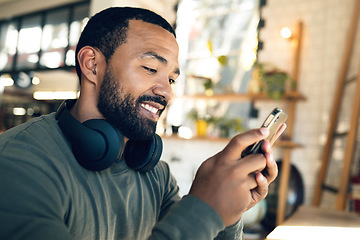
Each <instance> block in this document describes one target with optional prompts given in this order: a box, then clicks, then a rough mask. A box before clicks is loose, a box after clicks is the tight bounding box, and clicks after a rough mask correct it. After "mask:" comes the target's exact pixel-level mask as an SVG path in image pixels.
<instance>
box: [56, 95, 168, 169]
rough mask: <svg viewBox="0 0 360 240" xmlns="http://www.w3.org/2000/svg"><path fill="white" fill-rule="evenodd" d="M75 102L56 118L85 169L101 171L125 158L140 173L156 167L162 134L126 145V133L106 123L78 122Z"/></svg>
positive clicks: (64, 105) (61, 109)
mask: <svg viewBox="0 0 360 240" xmlns="http://www.w3.org/2000/svg"><path fill="white" fill-rule="evenodd" d="M75 102H76V100H75V99H71V100H66V101H64V102H63V103H62V104H61V105H60V107H59V109H58V111H57V112H56V115H55V118H56V120H57V121H58V125H59V127H60V129H61V130H62V132H63V133H64V135H65V136H66V138H67V139H68V140H69V141H70V143H71V147H72V151H73V154H74V156H75V158H76V160H77V161H78V163H79V164H80V165H81V166H82V167H84V168H86V169H88V170H91V171H101V170H104V169H106V168H109V167H110V166H111V165H112V164H113V163H114V162H115V161H117V160H120V159H121V158H122V157H123V158H124V160H125V162H126V164H127V165H128V166H129V167H130V168H132V169H134V170H135V171H138V172H140V173H145V172H147V171H150V170H152V169H153V168H154V167H155V166H156V164H157V163H158V162H159V160H160V157H161V153H162V148H163V145H162V140H161V138H160V136H159V135H157V134H154V135H153V137H152V138H151V139H150V140H128V141H127V143H126V145H125V142H124V136H123V134H122V133H121V132H120V131H119V130H118V129H117V128H116V127H114V126H113V125H112V124H110V123H109V122H107V121H106V120H104V119H90V120H87V121H85V122H83V123H80V122H79V121H77V120H76V119H75V118H74V117H73V116H72V115H71V114H70V112H69V109H71V108H72V107H73V106H74V104H75Z"/></svg>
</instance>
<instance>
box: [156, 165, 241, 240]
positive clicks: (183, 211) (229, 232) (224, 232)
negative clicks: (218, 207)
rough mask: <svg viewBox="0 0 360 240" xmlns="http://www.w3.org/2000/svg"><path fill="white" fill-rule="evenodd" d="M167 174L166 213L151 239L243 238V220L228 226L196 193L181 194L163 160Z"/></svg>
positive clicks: (165, 183) (163, 213)
mask: <svg viewBox="0 0 360 240" xmlns="http://www.w3.org/2000/svg"><path fill="white" fill-rule="evenodd" d="M161 165H162V167H164V168H163V171H164V172H165V173H166V174H165V176H166V177H165V179H167V180H165V181H164V183H163V185H164V186H165V190H164V192H165V194H164V198H163V204H162V213H161V214H160V217H159V220H160V221H159V222H158V223H157V224H156V225H155V227H154V228H153V231H152V235H151V237H150V238H149V239H174V240H176V239H217V240H222V239H224V240H227V239H234V240H235V239H242V222H241V221H238V222H237V223H236V224H234V225H233V226H230V227H227V228H225V226H224V223H223V221H222V219H221V218H220V216H219V215H218V214H217V212H216V211H215V210H214V209H213V208H212V207H210V206H209V205H208V204H206V203H205V202H203V201H201V200H200V199H198V198H196V197H194V196H192V195H186V196H184V197H183V198H182V199H180V197H179V193H178V192H179V188H178V187H177V183H176V180H175V179H174V177H173V176H172V175H171V174H170V170H169V168H168V165H167V164H166V163H164V162H162V163H161Z"/></svg>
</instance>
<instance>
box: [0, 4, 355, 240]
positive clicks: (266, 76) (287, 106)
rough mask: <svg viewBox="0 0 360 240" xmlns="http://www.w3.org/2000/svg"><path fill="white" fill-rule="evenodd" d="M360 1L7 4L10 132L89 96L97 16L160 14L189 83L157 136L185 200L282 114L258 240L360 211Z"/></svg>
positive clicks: (6, 116) (5, 87)
mask: <svg viewBox="0 0 360 240" xmlns="http://www.w3.org/2000/svg"><path fill="white" fill-rule="evenodd" d="M358 2H359V1H358V0H268V1H266V0H152V1H145V0H133V1H129V0H128V1H126V0H123V1H121V0H91V1H79V0H53V1H45V0H0V9H1V11H0V131H1V132H2V131H5V130H6V129H9V128H11V127H13V126H16V125H18V124H21V123H23V122H25V121H28V120H30V119H31V118H33V117H36V116H40V115H42V114H48V113H50V112H53V111H56V109H57V108H58V106H59V104H60V103H61V102H62V101H63V100H64V99H69V98H76V97H77V96H78V90H79V84H78V82H79V80H78V79H77V76H76V74H75V69H74V63H75V60H74V59H75V51H74V50H75V47H76V43H77V40H78V37H79V35H80V33H81V31H82V29H83V27H84V25H85V24H86V22H87V21H88V19H89V17H90V16H91V15H93V14H94V13H96V12H98V11H100V10H102V9H104V8H106V7H110V6H137V7H144V8H149V9H151V10H153V11H155V12H157V13H159V14H160V15H162V16H163V17H165V18H166V19H167V20H168V21H169V22H170V23H171V24H172V25H173V26H174V28H175V29H176V32H177V40H178V43H179V46H180V56H179V62H180V67H181V73H182V74H181V76H180V77H179V79H178V81H177V83H176V84H175V86H174V92H175V98H174V100H173V101H172V102H171V104H170V106H169V108H168V110H167V111H166V112H165V113H164V114H163V116H162V118H161V120H160V122H159V125H158V129H157V131H158V133H159V134H160V135H161V136H162V137H163V142H164V145H165V146H164V152H163V156H162V159H163V160H165V161H167V162H168V163H169V164H170V167H171V169H172V172H173V174H174V175H175V177H176V178H177V180H178V184H179V186H180V193H181V195H184V194H186V193H187V192H188V190H189V188H190V186H191V182H192V179H193V178H194V175H195V173H196V170H197V168H198V167H199V165H200V164H201V163H202V162H203V161H204V160H205V159H207V158H208V157H210V156H212V155H213V154H215V153H216V152H218V151H219V150H221V149H222V148H223V147H224V146H225V145H226V144H227V142H228V141H229V139H230V138H231V137H233V136H235V135H236V134H238V133H240V132H243V131H245V130H247V129H250V128H255V127H259V126H260V125H261V123H262V122H263V120H264V119H265V117H266V116H267V115H268V114H269V112H270V111H271V110H272V109H273V108H275V107H279V108H282V109H283V110H284V111H285V112H287V113H288V115H289V118H288V129H287V130H286V132H285V134H284V135H283V136H282V137H281V139H280V140H279V141H278V142H277V143H276V144H275V147H274V156H275V157H276V160H277V162H278V165H279V169H280V173H279V177H278V179H277V180H276V181H275V182H274V183H273V184H272V185H271V188H270V190H269V196H268V197H267V199H266V200H264V201H263V202H262V203H260V204H259V205H258V206H257V207H256V208H254V209H252V211H250V212H248V213H246V216H244V219H245V220H246V221H245V227H246V231H247V233H248V235H247V236H248V238H252V237H255V238H256V237H259V235H258V233H259V232H260V234H262V235H264V232H265V233H268V232H270V231H272V230H273V229H274V228H275V227H276V226H278V225H280V224H282V223H283V222H284V221H285V220H287V219H289V218H290V217H291V216H292V215H293V214H294V213H295V212H296V211H297V210H298V208H299V207H300V206H314V207H317V208H319V207H321V208H323V209H336V210H341V211H343V212H359V209H358V208H359V207H358V205H357V204H359V201H360V196H357V194H356V191H359V190H356V189H358V186H359V184H358V182H359V181H357V179H358V178H357V177H358V176H359V173H360V171H359V159H360V156H359V152H360V148H359V144H358V142H359V138H358V129H357V125H358V117H359V116H358V109H359V105H358V101H359V100H357V95H359V93H358V92H357V91H359V90H360V89H358V82H360V80H359V79H358V76H359V64H360V61H359V59H360V58H359V57H360V38H359V37H360V36H359V34H360V31H359V28H360V26H359V25H358V24H357V23H358V21H359V18H358V14H359V13H358V11H356V10H357V9H358V8H359V4H358ZM343 82H345V83H346V84H343ZM355 93H356V94H355ZM337 105H339V107H338V111H336V108H334V106H337ZM335 132H337V134H335ZM335 135H341V136H342V137H341V138H338V137H337V136H335ZM349 135H350V136H349ZM327 152H328V153H329V154H328V155H326V154H325V153H327ZM345 155H346V156H345ZM324 159H325V160H324ZM344 166H345V167H344ZM323 173H324V174H323ZM325 185H326V186H325ZM329 189H330V191H328V192H325V193H324V194H322V192H323V190H329ZM340 195H341V196H340ZM262 235H260V238H261V236H262ZM344 239H345V238H344Z"/></svg>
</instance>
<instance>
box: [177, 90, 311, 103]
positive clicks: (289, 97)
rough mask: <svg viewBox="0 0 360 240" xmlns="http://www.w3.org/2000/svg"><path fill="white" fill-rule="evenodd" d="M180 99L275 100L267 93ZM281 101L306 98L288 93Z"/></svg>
mask: <svg viewBox="0 0 360 240" xmlns="http://www.w3.org/2000/svg"><path fill="white" fill-rule="evenodd" d="M177 98H178V99H185V100H215V101H229V102H246V101H259V100H274V101H276V100H275V99H273V98H269V97H268V96H266V94H265V93H261V94H251V93H228V94H214V95H210V96H208V95H204V94H197V95H184V96H181V97H177ZM279 100H306V98H305V97H304V96H303V95H302V94H301V93H299V92H296V91H293V92H287V93H286V94H285V95H284V96H283V97H282V98H281V99H279Z"/></svg>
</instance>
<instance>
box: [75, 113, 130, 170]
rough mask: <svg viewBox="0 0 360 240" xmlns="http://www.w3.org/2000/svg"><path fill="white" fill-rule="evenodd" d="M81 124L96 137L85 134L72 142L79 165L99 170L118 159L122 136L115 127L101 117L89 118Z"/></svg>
mask: <svg viewBox="0 0 360 240" xmlns="http://www.w3.org/2000/svg"><path fill="white" fill-rule="evenodd" d="M82 124H83V125H84V126H85V127H87V128H88V132H89V133H90V132H92V134H91V135H95V136H96V137H94V136H90V134H89V135H88V134H86V135H84V136H83V139H82V140H81V141H79V142H78V143H75V144H74V147H73V152H74V155H75V157H76V159H77V160H78V162H79V163H80V165H81V166H83V167H84V168H86V169H89V170H92V171H101V170H104V169H106V168H108V167H110V166H111V165H112V164H113V163H114V162H115V161H116V160H117V159H120V157H121V155H122V154H123V150H124V137H123V135H122V134H121V132H120V131H118V130H117V128H115V127H113V126H112V125H111V124H110V123H108V122H107V121H105V120H103V119H90V120H87V121H85V122H83V123H82ZM92 137H93V139H91V140H89V138H92Z"/></svg>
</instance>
